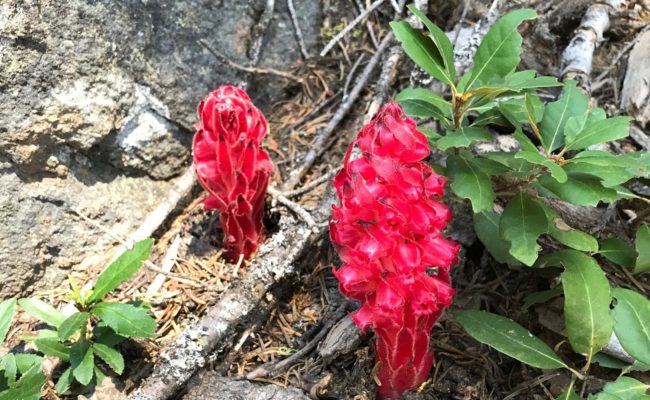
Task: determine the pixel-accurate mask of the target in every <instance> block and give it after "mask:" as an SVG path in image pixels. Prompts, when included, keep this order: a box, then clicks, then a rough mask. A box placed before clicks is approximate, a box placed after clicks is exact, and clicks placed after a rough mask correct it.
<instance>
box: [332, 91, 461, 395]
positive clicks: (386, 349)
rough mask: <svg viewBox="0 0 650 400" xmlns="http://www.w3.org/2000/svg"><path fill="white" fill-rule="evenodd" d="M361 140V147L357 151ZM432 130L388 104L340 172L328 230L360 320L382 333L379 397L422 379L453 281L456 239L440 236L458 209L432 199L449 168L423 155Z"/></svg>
mask: <svg viewBox="0 0 650 400" xmlns="http://www.w3.org/2000/svg"><path fill="white" fill-rule="evenodd" d="M355 146H357V147H358V148H359V150H360V152H361V156H360V157H359V158H356V159H354V160H351V154H352V150H353V148H354V147H355ZM429 152H430V150H429V144H428V142H427V139H426V137H425V136H424V135H423V134H422V133H421V132H419V131H417V129H416V125H415V122H414V121H413V120H412V119H410V118H408V117H407V116H406V115H405V114H404V112H403V111H402V108H401V107H400V106H399V105H398V104H388V105H386V106H384V107H383V108H382V109H381V110H380V111H379V112H378V113H377V114H376V115H375V116H374V117H373V119H372V121H371V122H370V123H369V124H368V125H366V126H365V127H364V128H363V129H362V130H361V131H360V132H359V134H358V136H357V138H356V140H355V141H354V142H353V143H352V144H350V148H349V149H348V152H347V154H346V157H345V161H344V167H343V169H342V170H341V172H340V173H339V174H338V175H337V176H336V178H335V179H334V186H335V187H336V190H337V193H338V197H339V200H340V203H341V204H340V206H334V207H333V213H332V220H331V223H330V236H331V239H332V242H333V243H334V244H335V246H336V248H337V250H338V253H339V256H340V257H341V260H342V261H343V262H344V264H343V266H342V267H341V268H339V269H338V270H335V271H334V274H335V275H336V277H337V278H338V279H339V281H340V289H341V291H342V292H343V294H345V295H346V296H348V297H351V298H353V299H356V300H359V301H361V302H362V303H363V304H362V306H361V308H360V309H359V310H357V311H356V312H355V313H354V314H353V319H354V321H355V323H356V324H357V325H358V326H359V327H360V328H361V329H362V330H365V329H366V328H367V327H370V328H372V330H373V331H374V332H375V334H376V339H375V348H376V353H377V363H378V367H377V376H378V378H379V382H380V384H381V385H380V387H379V393H378V396H379V398H380V399H398V398H399V396H401V394H402V393H404V392H405V391H407V390H414V389H417V388H418V387H419V386H420V385H421V384H422V383H423V382H424V381H425V380H426V379H427V376H428V375H429V371H430V369H431V365H432V363H433V352H432V351H431V349H430V343H429V335H430V333H431V329H432V328H433V325H434V324H435V322H436V320H437V319H438V318H439V317H440V315H441V314H442V312H443V310H444V308H445V307H447V306H449V304H451V300H452V297H453V294H454V289H452V288H451V286H450V280H449V269H450V267H451V264H452V263H454V262H456V253H457V252H458V248H459V246H458V245H457V244H455V243H453V242H451V241H450V240H448V239H446V238H445V237H443V236H442V234H441V233H440V231H441V230H442V229H444V228H445V226H446V224H447V221H449V219H450V218H451V214H450V213H449V211H448V210H447V207H446V206H445V205H443V204H441V203H439V202H437V201H436V200H435V199H436V198H439V197H441V196H442V194H443V190H444V186H445V178H443V177H441V176H439V175H437V174H436V173H435V172H433V170H432V169H431V167H429V166H428V165H427V164H425V163H424V162H423V161H422V160H423V159H425V158H426V157H427V156H428V155H429Z"/></svg>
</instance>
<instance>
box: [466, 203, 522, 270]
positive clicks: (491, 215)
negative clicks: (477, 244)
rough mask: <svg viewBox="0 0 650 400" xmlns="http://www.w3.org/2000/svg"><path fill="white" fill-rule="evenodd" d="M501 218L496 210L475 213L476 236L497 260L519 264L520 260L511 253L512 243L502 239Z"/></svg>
mask: <svg viewBox="0 0 650 400" xmlns="http://www.w3.org/2000/svg"><path fill="white" fill-rule="evenodd" d="M500 218H501V215H500V214H497V213H495V212H494V211H487V210H485V211H481V212H479V213H476V214H474V230H475V231H476V236H478V238H479V240H480V241H481V243H483V245H485V248H486V249H488V251H489V252H490V254H492V257H494V259H495V260H497V261H498V262H500V263H507V264H510V265H518V264H519V261H517V260H516V259H515V258H514V257H513V256H511V255H510V252H509V250H510V243H509V242H508V241H506V240H504V239H502V238H501V235H500V233H499V220H500Z"/></svg>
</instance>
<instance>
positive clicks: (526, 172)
mask: <svg viewBox="0 0 650 400" xmlns="http://www.w3.org/2000/svg"><path fill="white" fill-rule="evenodd" d="M515 156H516V153H506V152H489V153H483V154H481V157H485V158H487V159H490V160H492V161H496V162H498V163H500V164H502V165H504V166H506V167H508V168H509V171H508V172H507V175H508V176H510V177H512V178H516V179H523V178H527V177H529V176H531V175H534V174H535V173H536V172H537V170H538V169H539V167H537V166H536V165H534V164H531V163H529V162H528V161H526V160H524V159H520V158H516V157H515Z"/></svg>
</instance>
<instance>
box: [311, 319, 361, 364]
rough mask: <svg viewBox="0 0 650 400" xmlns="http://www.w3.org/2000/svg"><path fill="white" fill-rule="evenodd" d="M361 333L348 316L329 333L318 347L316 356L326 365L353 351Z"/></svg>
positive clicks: (356, 346) (359, 342)
mask: <svg viewBox="0 0 650 400" xmlns="http://www.w3.org/2000/svg"><path fill="white" fill-rule="evenodd" d="M362 338H363V333H362V332H361V329H359V327H358V326H356V324H355V323H354V321H353V320H352V317H350V316H349V315H348V316H346V317H344V318H343V319H341V320H340V321H339V322H337V323H336V325H334V327H333V328H332V329H331V330H330V331H329V333H328V334H327V336H326V337H325V339H324V340H323V341H322V342H321V343H320V344H319V345H318V354H319V355H320V356H321V357H322V358H323V360H324V361H325V362H326V363H329V362H331V361H333V360H334V359H336V358H338V357H340V356H343V355H346V354H349V353H351V352H353V351H355V350H356V349H357V348H358V347H359V345H361V340H362Z"/></svg>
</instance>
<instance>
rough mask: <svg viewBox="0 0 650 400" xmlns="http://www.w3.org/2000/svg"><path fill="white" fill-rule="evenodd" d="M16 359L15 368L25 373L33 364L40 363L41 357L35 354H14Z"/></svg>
mask: <svg viewBox="0 0 650 400" xmlns="http://www.w3.org/2000/svg"><path fill="white" fill-rule="evenodd" d="M14 358H15V359H16V368H17V369H18V372H20V373H21V374H25V373H26V372H27V371H28V370H29V369H31V368H32V367H33V366H34V365H41V362H43V357H41V356H37V355H36V354H14Z"/></svg>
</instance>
